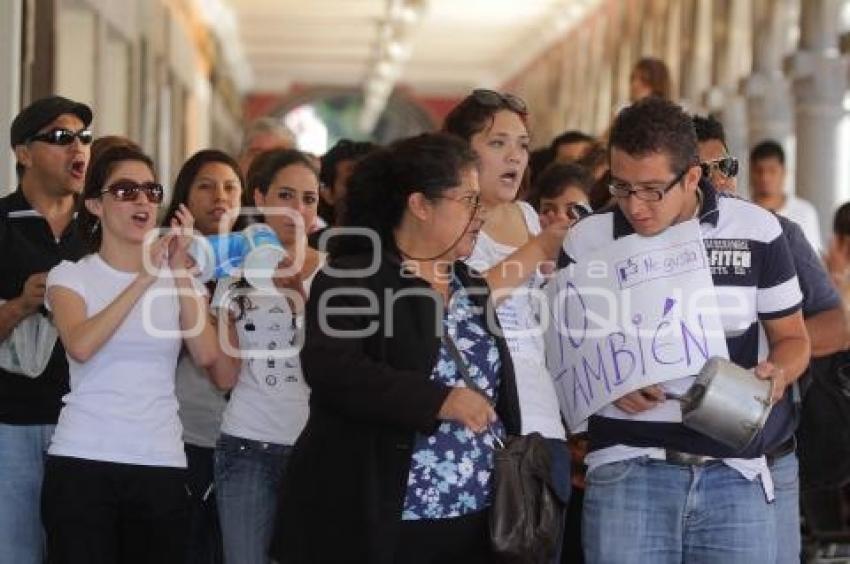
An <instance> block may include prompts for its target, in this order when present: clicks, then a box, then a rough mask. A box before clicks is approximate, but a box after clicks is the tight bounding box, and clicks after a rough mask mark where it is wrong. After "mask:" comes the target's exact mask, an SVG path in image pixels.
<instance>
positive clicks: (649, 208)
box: [562, 98, 810, 564]
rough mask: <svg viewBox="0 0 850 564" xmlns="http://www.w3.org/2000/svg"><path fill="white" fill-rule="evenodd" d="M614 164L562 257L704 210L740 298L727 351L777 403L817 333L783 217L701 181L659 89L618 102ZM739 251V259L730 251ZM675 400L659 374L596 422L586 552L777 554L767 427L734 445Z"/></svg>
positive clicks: (719, 282) (716, 276)
mask: <svg viewBox="0 0 850 564" xmlns="http://www.w3.org/2000/svg"><path fill="white" fill-rule="evenodd" d="M610 163H611V176H612V182H611V185H610V191H611V194H612V196H613V197H614V202H615V203H616V205H615V206H613V207H612V208H609V209H608V210H606V211H604V212H601V213H599V214H596V215H594V216H591V217H590V218H587V219H585V220H583V221H580V222H579V223H577V224H576V225H575V226H574V227H573V230H572V231H571V236H570V237H569V238H568V240H567V241H566V242H565V245H564V256H563V257H562V258H563V259H564V260H563V261H562V264H565V263H567V262H569V261H580V260H582V259H584V258H585V257H586V256H588V255H589V254H590V253H592V252H593V251H596V250H599V249H601V248H603V247H605V246H606V245H608V244H611V243H612V242H613V241H615V240H617V239H619V238H621V237H626V236H628V235H632V234H638V235H640V236H643V237H647V240H646V242H645V243H641V244H646V245H647V248H651V245H652V239H651V237H652V236H654V235H657V234H659V233H661V232H663V231H664V230H666V229H667V228H668V227H671V226H672V225H675V224H678V223H681V222H684V221H687V220H691V219H697V220H698V221H699V227H700V232H701V237H702V241H703V244H704V246H705V249H706V253H707V255H708V263H709V265H711V275H712V281H713V284H714V287H715V289H716V290H717V291H718V292H722V293H723V294H726V295H730V296H732V297H734V298H735V299H736V300H737V303H739V304H741V307H738V308H736V309H735V310H734V311H730V310H729V308H726V309H725V310H721V312H720V318H721V322H722V324H723V327H724V329H725V330H726V345H727V349H728V352H729V359H730V361H731V362H733V363H735V364H737V365H738V366H740V367H743V368H746V369H754V372H755V375H756V376H757V377H758V378H761V379H770V380H772V384H773V386H772V397H771V398H770V401H772V402H776V401H777V400H779V399H780V398H782V397H783V395H784V394H785V392H786V389H787V388H788V387H789V385H790V384H791V383H792V382H793V381H794V380H796V379H797V378H798V377H799V376H800V375H801V374H802V373H803V371H804V370H805V368H806V366H807V364H808V358H809V353H810V344H809V338H808V335H807V333H806V329H805V325H804V323H803V317H802V314H801V313H800V302H801V293H800V288H799V285H798V282H797V277H796V273H795V270H794V263H793V260H792V257H791V254H790V252H789V250H788V246H787V242H786V240H785V238H784V237H783V236H782V230H781V227H780V225H779V222H778V221H777V220H776V218H775V217H774V216H773V215H772V214H770V213H769V212H767V211H765V210H762V209H761V208H759V207H757V206H755V205H754V204H751V203H749V202H746V201H743V200H739V199H736V198H731V197H725V196H723V195H722V194H719V193H718V192H717V191H716V190H715V189H714V188H713V187H712V186H711V184H710V183H709V182H707V181H705V180H701V170H700V167H699V160H698V152H697V138H696V134H695V132H694V128H693V125H692V123H691V118H690V117H689V116H688V115H687V114H686V113H685V112H684V111H683V110H682V109H681V108H680V107H679V106H677V105H675V104H673V103H671V102H668V101H665V100H661V99H658V98H649V99H646V100H643V101H641V102H638V103H636V104H634V105H633V106H630V107H628V108H626V109H624V110H623V111H622V112H620V114H619V115H618V116H617V119H616V120H615V122H614V124H613V126H612V130H611V136H610ZM641 241H642V239H641ZM730 250H734V251H735V252H736V253H737V254H736V256H737V257H738V259H739V260H736V261H735V263H734V264H732V263H731V260H730V261H726V262H729V264H726V262H725V259H724V257H726V256H727V254H728V255H729V256H731V254H730ZM724 253H726V254H724ZM715 255H716V257H717V260H713V258H712V257H713V256H715ZM732 317H734V320H733V319H731V318H732ZM733 325H734V326H735V328H736V330H735V331H731V330H730V329H731V327H732V326H733ZM665 398H666V394H665V390H664V386H663V385H662V384H656V385H652V386H648V387H645V388H642V389H640V390H637V391H634V392H632V393H629V394H626V395H624V396H622V397H620V398H619V399H617V400H616V401H614V402H613V403H611V404H609V405H607V406H605V407H604V408H602V409H601V410H599V411H598V412H597V413H595V414H594V415H592V416H591V417H590V418H589V420H588V435H589V440H590V446H589V450H590V452H589V454H588V456H587V459H586V463H587V464H588V467H589V470H588V474H587V491H586V494H585V502H584V516H583V517H584V519H583V544H584V552H585V557H586V560H587V561H588V562H589V563H591V564H592V563H596V562H618V563H625V562H636V563H638V562H671V563H672V562H676V563H678V562H724V563H741V564H744V563H750V562H772V561H774V559H775V558H776V526H775V520H774V511H775V508H774V504H773V498H774V495H773V482H772V479H771V474H770V470H769V468H768V464H767V461H766V458H765V456H764V455H765V454H767V452H766V449H767V448H768V445H767V444H766V442H765V441H764V440H763V438H762V437H760V436H756V438H755V439H754V440H753V441H751V442H750V444H749V445H747V447H745V448H744V449H743V450H736V449H734V448H732V447H729V446H727V445H725V444H723V443H721V442H719V441H717V440H715V439H712V438H710V437H709V436H707V435H705V434H703V433H701V432H698V431H695V430H694V429H693V428H690V427H687V426H685V425H684V424H683V423H682V422H681V418H678V419H671V418H670V417H669V413H670V410H669V409H662V404H663V403H664V402H665V401H669V400H666V399H665Z"/></svg>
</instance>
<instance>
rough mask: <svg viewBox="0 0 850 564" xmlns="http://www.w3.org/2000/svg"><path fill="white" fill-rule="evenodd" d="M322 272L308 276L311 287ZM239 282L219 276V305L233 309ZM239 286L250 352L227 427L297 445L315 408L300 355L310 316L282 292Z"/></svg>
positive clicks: (241, 330)
mask: <svg viewBox="0 0 850 564" xmlns="http://www.w3.org/2000/svg"><path fill="white" fill-rule="evenodd" d="M322 261H324V257H322ZM321 266H322V265H321V263H320V265H319V268H321ZM316 272H318V268H317V269H316V271H314V272H313V273H312V274H311V275H310V277H308V278H307V279H305V280H304V288H305V290H306V291H308V292H309V290H310V284H311V283H312V282H313V278H314V277H315V276H316ZM234 283H235V280H234V279H233V278H223V279H221V280H220V281H219V283H218V286H217V287H216V291H215V295H214V296H213V300H212V307H213V311H217V310H219V309H221V308H224V307H228V308H231V311H233V309H232V308H233V307H234V304H233V301H232V298H233V297H234V296H233V292H234V289H233V286H234ZM235 291H237V292H239V293H240V294H241V295H245V296H247V298H248V299H247V300H246V301H245V312H244V315H242V317H241V318H240V319H238V320H237V321H236V334H237V336H238V337H239V350H240V352H241V354H242V355H244V356H243V357H242V367H241V370H240V371H239V378H238V380H237V382H236V386H235V387H234V388H233V391H232V392H231V395H230V401H229V402H228V403H227V407H226V408H225V410H224V418H223V421H222V425H221V431H222V433H226V434H228V435H231V436H234V437H239V438H242V439H249V440H253V441H260V442H266V443H274V444H279V445H292V444H294V443H295V439H297V438H298V435H300V434H301V431H302V430H303V429H304V425H306V423H307V416H308V415H309V412H310V410H309V405H308V401H309V399H310V388H309V387H308V386H307V384H306V382H305V381H304V375H303V373H302V372H301V359H300V358H299V356H298V353H299V352H300V351H301V345H302V339H303V338H304V331H303V326H304V318H303V316H294V315H293V314H292V310H291V308H290V307H289V302H287V300H286V299H285V298H284V297H282V296H280V295H278V294H263V293H260V292H258V291H257V290H254V289H253V288H239V289H238V290H235ZM235 313H237V314H238V313H239V310H238V309H237V310H236V311H235Z"/></svg>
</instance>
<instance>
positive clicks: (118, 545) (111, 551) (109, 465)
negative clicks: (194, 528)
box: [41, 456, 188, 564]
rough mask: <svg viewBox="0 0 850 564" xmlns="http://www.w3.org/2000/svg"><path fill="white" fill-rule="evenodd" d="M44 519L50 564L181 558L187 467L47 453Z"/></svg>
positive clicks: (157, 562) (178, 561) (138, 563)
mask: <svg viewBox="0 0 850 564" xmlns="http://www.w3.org/2000/svg"><path fill="white" fill-rule="evenodd" d="M41 505H42V520H43V522H44V528H45V531H46V532H47V561H48V563H49V564H182V563H183V561H184V559H185V557H186V535H187V518H188V503H187V493H186V471H185V470H183V469H181V468H170V467H160V466H139V465H133V464H117V463H113V462H100V461H95V460H85V459H80V458H69V457H62V456H48V457H47V466H46V469H45V475H44V485H43V487H42V498H41Z"/></svg>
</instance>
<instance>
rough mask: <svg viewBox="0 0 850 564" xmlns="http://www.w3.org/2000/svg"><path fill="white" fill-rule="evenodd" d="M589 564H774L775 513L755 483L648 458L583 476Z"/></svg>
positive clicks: (713, 466) (714, 467)
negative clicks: (584, 481)
mask: <svg viewBox="0 0 850 564" xmlns="http://www.w3.org/2000/svg"><path fill="white" fill-rule="evenodd" d="M586 483H587V490H586V493H585V498H584V515H583V524H582V527H583V533H582V541H583V544H584V554H585V560H586V561H587V563H588V564H597V563H606V564H607V563H611V564H629V563H634V564H643V563H645V562H652V563H653V564H665V563H670V564H673V563H675V564H680V563H681V562H687V563H688V564H700V563H705V564H709V563H711V564H714V563H717V562H723V563H724V564H751V563H755V562H773V561H774V559H775V558H776V542H777V541H776V535H775V521H774V512H773V505H772V504H769V503H768V502H767V499H766V497H765V494H764V491H763V490H762V486H761V481H760V480H754V481H752V482H750V481H747V480H746V479H745V478H744V477H742V476H741V475H740V474H739V473H738V472H737V471H735V470H733V469H732V468H730V467H728V466H726V465H725V464H722V463H719V462H712V463H709V464H707V465H705V466H683V465H675V464H669V463H667V462H664V461H659V460H650V459H648V458H646V457H643V458H637V459H633V460H626V461H622V462H614V463H611V464H605V465H603V466H599V467H597V468H594V469H593V470H592V471H591V472H590V473H588V475H587V482H586Z"/></svg>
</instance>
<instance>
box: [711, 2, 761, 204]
mask: <svg viewBox="0 0 850 564" xmlns="http://www.w3.org/2000/svg"><path fill="white" fill-rule="evenodd" d="M751 9H752V3H751V1H750V0H729V2H728V3H727V4H726V9H725V10H724V12H723V14H722V15H720V14H718V16H720V17H722V18H723V24H722V25H723V28H722V29H724V30H725V33H721V34H718V35H717V36H716V38H717V43H716V44H715V63H716V80H715V82H716V86H714V87H713V88H712V89H711V90H710V91H709V92H708V95H707V96H706V100H705V102H706V106H707V107H708V110H709V111H710V112H713V113H716V114H717V116H718V119H719V120H720V121H721V123H723V129H724V130H725V132H726V145H727V146H728V147H729V153H730V154H731V155H732V156H734V157H737V158H738V159H739V160H740V161H741V163H742V164H744V165H746V162H747V154H748V151H749V143H748V138H747V136H748V128H747V99H746V98H745V97H744V96H743V95H742V94H741V92H740V88H741V87H740V85H741V80H742V77H744V76H747V75H748V74H749V73H750V68H751V61H750V57H748V56H747V55H748V53H749V51H750V42H751V40H750V35H749V32H750V29H751V26H752V23H751V21H752V20H751ZM738 192H739V193H740V194H741V195H742V196H744V197H748V196H749V167H747V166H742V167H741V168H740V171H739V172H738Z"/></svg>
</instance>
